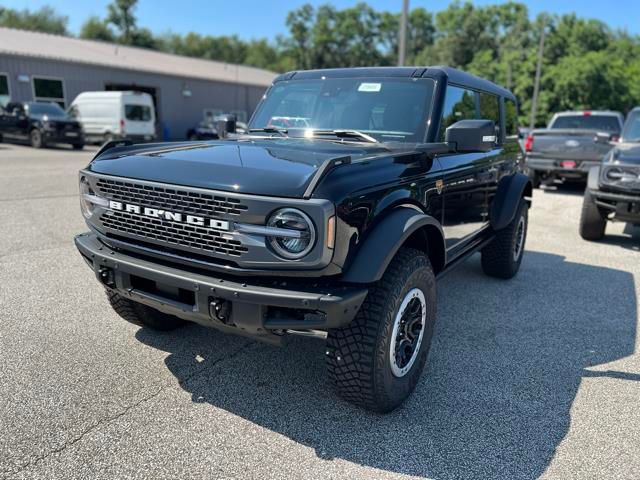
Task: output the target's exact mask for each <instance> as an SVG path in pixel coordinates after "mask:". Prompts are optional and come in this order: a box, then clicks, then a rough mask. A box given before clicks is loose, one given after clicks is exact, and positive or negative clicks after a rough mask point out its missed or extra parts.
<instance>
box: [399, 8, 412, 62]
mask: <svg viewBox="0 0 640 480" xmlns="http://www.w3.org/2000/svg"><path fill="white" fill-rule="evenodd" d="M408 16H409V0H402V15H401V16H400V33H399V39H398V66H399V67H402V66H404V61H405V57H406V54H407V18H408Z"/></svg>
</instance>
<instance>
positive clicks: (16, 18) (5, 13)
mask: <svg viewBox="0 0 640 480" xmlns="http://www.w3.org/2000/svg"><path fill="white" fill-rule="evenodd" d="M68 21H69V19H68V18H67V17H66V16H64V15H60V14H58V13H57V12H56V11H55V10H54V9H53V8H52V7H49V6H44V7H42V8H40V9H39V10H36V11H33V12H32V11H29V10H27V9H24V10H14V9H11V8H4V7H0V26H1V27H7V28H19V29H21V30H35V31H38V32H45V33H53V34H56V35H68V34H69V32H68V31H67V23H68Z"/></svg>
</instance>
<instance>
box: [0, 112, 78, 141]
mask: <svg viewBox="0 0 640 480" xmlns="http://www.w3.org/2000/svg"><path fill="white" fill-rule="evenodd" d="M0 140H4V141H6V140H14V141H18V142H28V143H29V144H30V145H31V146H32V147H34V148H42V147H46V146H47V145H50V144H57V143H66V144H69V145H71V146H72V147H73V148H74V149H75V150H82V149H83V148H84V132H83V131H82V126H81V125H80V123H78V122H77V121H75V120H74V119H73V118H71V117H70V116H69V115H68V114H67V113H66V112H65V111H64V110H63V109H62V108H61V107H60V105H58V104H57V103H53V102H11V103H9V104H7V106H6V107H5V109H4V110H2V111H0Z"/></svg>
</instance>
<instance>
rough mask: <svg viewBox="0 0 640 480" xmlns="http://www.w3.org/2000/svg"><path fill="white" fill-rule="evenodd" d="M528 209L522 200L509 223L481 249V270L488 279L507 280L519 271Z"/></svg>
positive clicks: (527, 220) (527, 221)
mask: <svg viewBox="0 0 640 480" xmlns="http://www.w3.org/2000/svg"><path fill="white" fill-rule="evenodd" d="M528 210H529V207H528V205H527V202H526V201H525V200H524V199H522V200H520V205H518V209H517V210H516V214H515V215H514V217H513V220H511V223H509V225H507V226H506V227H505V228H503V229H502V230H498V231H497V232H496V233H495V238H494V239H493V240H492V241H491V243H489V244H488V245H487V246H486V247H484V248H483V249H482V260H481V261H482V270H483V271H484V273H485V274H486V275H489V276H490V277H497V278H504V279H509V278H512V277H514V276H515V274H516V273H518V270H520V264H521V263H522V257H523V255H524V245H525V242H526V240H527V227H528V224H529V216H528Z"/></svg>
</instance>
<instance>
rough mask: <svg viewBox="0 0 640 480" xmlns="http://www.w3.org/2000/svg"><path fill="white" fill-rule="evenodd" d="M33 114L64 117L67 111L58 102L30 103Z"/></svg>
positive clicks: (28, 105) (30, 110) (30, 111)
mask: <svg viewBox="0 0 640 480" xmlns="http://www.w3.org/2000/svg"><path fill="white" fill-rule="evenodd" d="M27 107H28V108H29V113H30V114H31V115H49V116H50V117H64V116H66V113H65V112H64V110H63V109H62V107H60V105H58V104H57V103H37V102H32V103H28V104H27Z"/></svg>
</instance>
